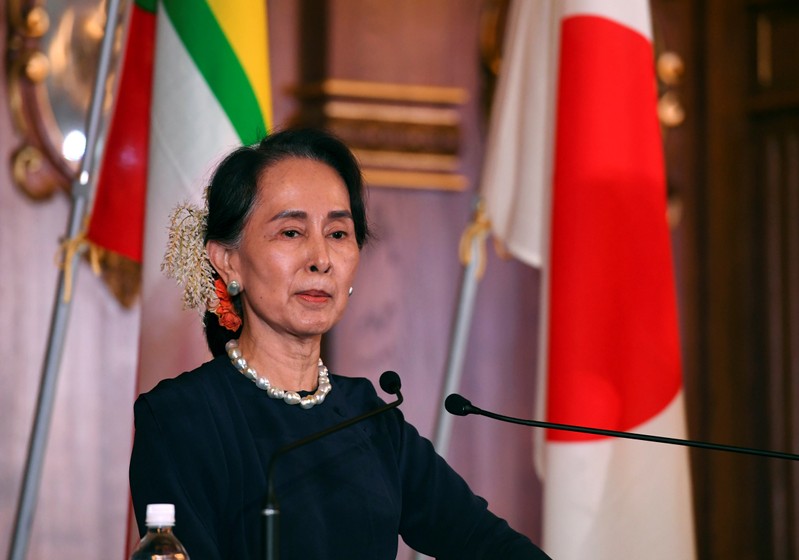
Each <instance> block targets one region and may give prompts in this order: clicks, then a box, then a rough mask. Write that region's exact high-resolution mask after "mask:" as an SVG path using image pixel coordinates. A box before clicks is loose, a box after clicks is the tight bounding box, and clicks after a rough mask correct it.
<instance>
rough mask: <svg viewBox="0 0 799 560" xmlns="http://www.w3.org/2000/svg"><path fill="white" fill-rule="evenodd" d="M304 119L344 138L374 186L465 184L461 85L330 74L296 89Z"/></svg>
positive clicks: (455, 188)
mask: <svg viewBox="0 0 799 560" xmlns="http://www.w3.org/2000/svg"><path fill="white" fill-rule="evenodd" d="M296 95H297V97H298V98H299V99H300V100H301V102H302V111H301V114H300V116H299V117H298V118H297V121H299V123H300V124H309V125H315V126H323V127H325V128H326V129H328V130H330V131H331V132H333V133H334V134H336V135H338V136H339V137H340V138H341V139H342V140H344V141H345V142H346V143H347V144H348V145H349V146H350V147H351V148H352V149H353V152H354V153H355V155H356V157H357V158H358V159H359V161H360V163H361V165H362V167H363V171H364V177H365V179H366V181H367V183H368V184H369V186H373V187H400V188H411V189H436V190H439V189H440V190H452V191H461V190H464V189H466V187H467V186H468V182H467V180H466V178H465V177H464V176H463V175H462V174H460V173H459V172H458V169H459V167H460V158H459V155H458V154H459V150H460V136H461V107H462V106H463V105H464V104H465V103H466V101H467V99H468V94H467V92H466V90H464V89H462V88H453V87H439V86H431V85H412V84H392V83H379V82H366V81H357V80H342V79H329V80H324V81H322V82H319V83H314V84H306V85H304V86H302V87H300V88H298V89H297V91H296Z"/></svg>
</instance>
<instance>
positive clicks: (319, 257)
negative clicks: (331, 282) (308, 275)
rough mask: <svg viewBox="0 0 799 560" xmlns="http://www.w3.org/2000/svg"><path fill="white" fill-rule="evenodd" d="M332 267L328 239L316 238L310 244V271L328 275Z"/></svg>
mask: <svg viewBox="0 0 799 560" xmlns="http://www.w3.org/2000/svg"><path fill="white" fill-rule="evenodd" d="M331 266H332V264H331V262H330V252H329V250H328V246H327V239H325V237H324V236H319V237H314V238H313V239H312V240H311V242H310V248H309V258H308V269H309V270H310V271H311V272H322V273H327V272H329V271H330V268H331Z"/></svg>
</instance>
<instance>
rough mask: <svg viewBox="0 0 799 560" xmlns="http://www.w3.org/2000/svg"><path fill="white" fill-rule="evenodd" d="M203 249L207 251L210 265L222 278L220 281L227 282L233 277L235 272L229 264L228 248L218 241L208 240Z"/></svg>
mask: <svg viewBox="0 0 799 560" xmlns="http://www.w3.org/2000/svg"><path fill="white" fill-rule="evenodd" d="M205 251H206V253H208V260H209V261H211V266H213V267H214V270H216V272H217V274H219V277H220V278H222V282H224V283H225V284H227V283H228V282H230V281H231V280H233V279H235V272H234V271H233V268H232V267H231V265H230V252H231V250H230V249H228V248H227V247H225V246H224V245H222V244H221V243H219V242H218V241H209V242H208V243H206V244H205Z"/></svg>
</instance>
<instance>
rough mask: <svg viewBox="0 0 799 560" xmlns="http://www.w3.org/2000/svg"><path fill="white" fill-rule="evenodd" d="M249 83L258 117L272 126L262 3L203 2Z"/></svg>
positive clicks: (246, 0) (252, 0)
mask: <svg viewBox="0 0 799 560" xmlns="http://www.w3.org/2000/svg"><path fill="white" fill-rule="evenodd" d="M207 2H208V7H209V8H210V9H211V11H212V12H213V14H214V17H215V18H216V21H217V23H218V25H219V27H221V28H222V32H223V33H224V34H225V37H226V38H227V41H228V43H230V46H231V48H232V49H233V52H234V53H235V55H236V58H238V60H239V63H240V64H241V66H242V67H243V68H244V72H245V73H246V74H247V77H248V79H249V81H250V86H251V87H252V90H253V93H254V94H255V98H256V99H257V101H258V105H259V107H260V108H261V114H262V115H264V118H265V120H266V122H267V125H268V126H270V127H271V126H272V122H273V121H272V88H271V82H270V78H269V76H270V71H269V42H268V33H267V29H268V22H269V20H268V17H267V13H266V2H264V1H263V0H207Z"/></svg>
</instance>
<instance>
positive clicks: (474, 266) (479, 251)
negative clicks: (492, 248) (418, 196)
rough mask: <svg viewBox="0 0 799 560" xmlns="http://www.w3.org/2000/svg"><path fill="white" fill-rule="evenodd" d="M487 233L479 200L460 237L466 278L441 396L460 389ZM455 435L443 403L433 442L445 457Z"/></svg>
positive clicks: (462, 287) (486, 222)
mask: <svg viewBox="0 0 799 560" xmlns="http://www.w3.org/2000/svg"><path fill="white" fill-rule="evenodd" d="M487 235H488V221H487V220H486V218H485V216H484V215H483V210H482V203H481V202H480V201H479V200H478V202H477V205H476V210H475V218H474V220H473V221H472V223H471V224H470V226H469V227H468V228H467V230H466V231H465V232H464V235H463V238H462V239H461V248H460V257H461V261H462V262H463V265H464V269H463V279H462V282H461V290H460V296H459V298H458V308H457V315H456V317H455V326H454V327H453V329H452V340H451V342H450V351H449V356H448V358H447V371H446V373H445V375H444V382H443V384H442V391H441V400H442V401H443V400H444V398H445V397H446V396H447V395H448V394H450V393H454V392H456V391H458V389H459V387H460V383H461V378H462V377H463V362H464V359H465V358H466V344H467V343H468V341H469V330H470V327H471V323H472V315H473V313H474V300H475V297H476V296H477V285H478V283H479V282H480V278H481V277H482V275H483V271H484V270H485V246H484V244H485V239H486V236H487ZM451 435H452V415H450V414H447V412H446V410H444V408H443V407H441V409H440V410H439V413H438V419H437V421H436V431H435V436H434V438H433V445H434V446H435V448H436V451H437V452H438V454H439V455H441V456H442V457H446V454H447V451H448V448H449V441H450V437H451Z"/></svg>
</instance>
